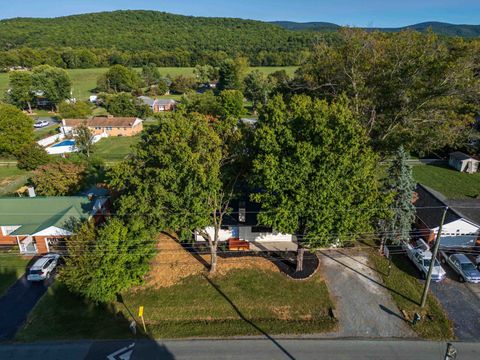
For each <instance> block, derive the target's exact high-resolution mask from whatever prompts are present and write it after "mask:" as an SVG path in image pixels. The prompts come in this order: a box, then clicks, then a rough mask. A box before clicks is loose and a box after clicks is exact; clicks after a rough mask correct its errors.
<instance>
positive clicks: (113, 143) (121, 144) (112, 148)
mask: <svg viewBox="0 0 480 360" xmlns="http://www.w3.org/2000/svg"><path fill="white" fill-rule="evenodd" d="M138 140H139V136H118V137H108V138H105V139H102V140H100V141H99V142H98V143H96V144H95V149H94V154H95V155H96V156H98V157H100V158H102V159H103V160H105V161H106V162H117V161H121V160H122V159H124V158H125V156H127V155H128V154H130V152H131V147H132V146H133V145H134V144H136V143H137V142H138Z"/></svg>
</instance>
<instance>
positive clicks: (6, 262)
mask: <svg viewBox="0 0 480 360" xmlns="http://www.w3.org/2000/svg"><path fill="white" fill-rule="evenodd" d="M29 261H30V259H29V258H25V257H23V256H20V255H18V254H10V253H7V252H0V296H1V295H2V294H3V293H4V292H5V291H6V290H7V289H8V288H9V287H10V286H11V285H12V284H13V283H14V282H15V281H17V279H18V278H19V277H20V276H22V275H23V274H24V273H25V268H26V266H27V264H28V262H29Z"/></svg>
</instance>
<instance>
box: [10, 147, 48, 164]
mask: <svg viewBox="0 0 480 360" xmlns="http://www.w3.org/2000/svg"><path fill="white" fill-rule="evenodd" d="M49 160H50V159H49V156H48V154H47V152H46V151H45V149H44V148H43V147H41V146H40V145H38V144H37V143H32V144H30V145H26V146H24V147H23V148H22V149H21V150H20V151H19V152H18V154H17V167H18V168H19V169H22V170H35V169H36V168H38V167H39V166H41V165H45V164H47V163H48V162H49Z"/></svg>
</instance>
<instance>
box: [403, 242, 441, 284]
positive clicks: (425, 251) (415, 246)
mask: <svg viewBox="0 0 480 360" xmlns="http://www.w3.org/2000/svg"><path fill="white" fill-rule="evenodd" d="M402 248H403V250H405V251H406V253H407V256H408V258H409V259H410V260H411V261H412V262H413V263H414V264H415V266H416V267H417V268H418V270H420V272H421V274H422V278H424V279H425V278H426V277H427V274H428V269H429V267H430V263H431V261H432V252H431V251H430V248H429V246H428V245H427V243H426V242H425V241H424V240H423V239H418V240H416V241H413V242H412V243H407V242H405V243H403V244H402ZM445 275H446V273H445V270H443V268H442V266H441V265H440V263H439V262H438V260H437V259H435V262H434V263H433V271H432V280H433V281H435V282H439V281H442V280H443V278H444V277H445Z"/></svg>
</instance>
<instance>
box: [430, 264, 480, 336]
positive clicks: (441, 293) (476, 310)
mask: <svg viewBox="0 0 480 360" xmlns="http://www.w3.org/2000/svg"><path fill="white" fill-rule="evenodd" d="M443 268H444V269H445V271H446V272H447V277H446V278H445V279H444V280H443V281H442V282H440V283H431V285H430V290H431V291H432V293H433V294H435V296H436V297H437V299H438V301H440V303H441V304H442V305H443V308H444V309H445V311H446V312H447V313H448V317H449V318H450V319H451V320H452V321H453V325H454V331H455V335H456V337H457V338H458V340H462V341H480V284H468V283H463V284H462V283H460V282H458V280H457V279H458V275H456V274H455V273H454V272H453V271H452V269H451V268H450V267H449V266H448V265H443Z"/></svg>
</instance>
